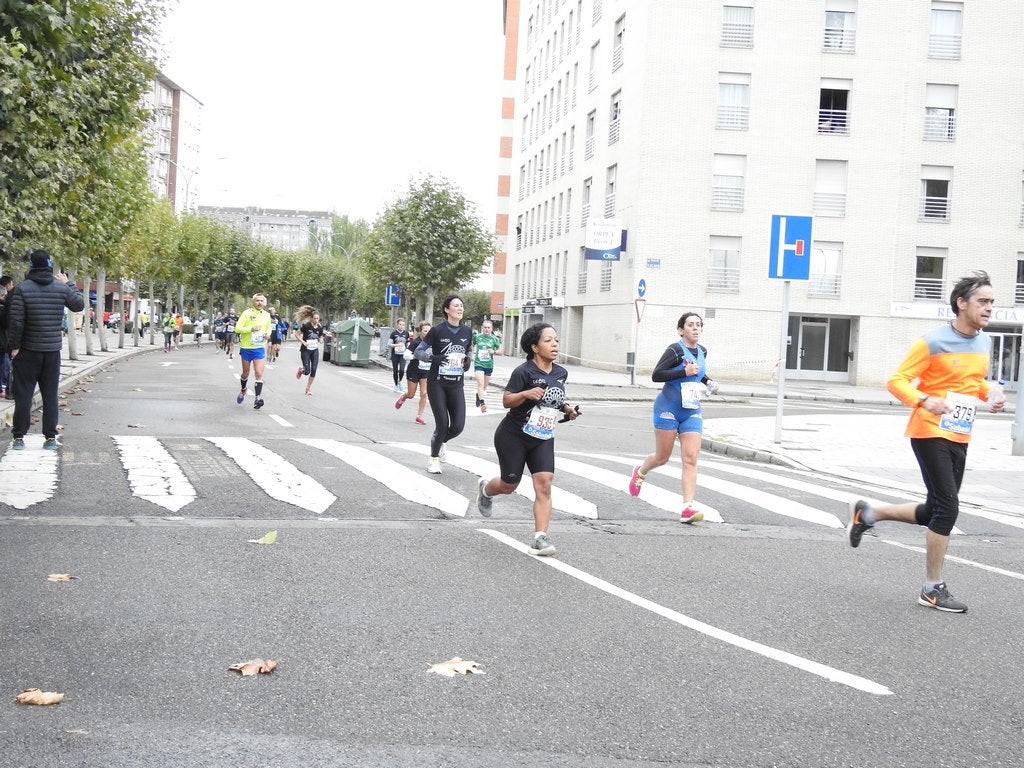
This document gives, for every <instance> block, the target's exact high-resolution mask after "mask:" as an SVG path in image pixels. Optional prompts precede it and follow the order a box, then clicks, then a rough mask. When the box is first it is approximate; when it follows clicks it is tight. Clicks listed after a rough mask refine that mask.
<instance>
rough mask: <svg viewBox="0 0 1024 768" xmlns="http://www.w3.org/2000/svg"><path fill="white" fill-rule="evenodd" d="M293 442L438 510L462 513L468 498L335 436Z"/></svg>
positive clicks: (459, 514) (407, 497) (409, 499)
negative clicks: (327, 438)
mask: <svg viewBox="0 0 1024 768" xmlns="http://www.w3.org/2000/svg"><path fill="white" fill-rule="evenodd" d="M294 440H295V441H296V442H297V443H302V444H304V445H309V446H311V447H313V448H317V449H319V450H321V451H324V452H325V453H329V454H330V455H331V456H335V457H336V458H339V459H341V460H342V461H344V462H345V463H346V464H348V465H349V466H351V467H355V468H356V469H358V470H359V471H360V472H362V473H363V474H364V475H366V476H367V477H369V478H371V479H373V480H376V481H377V482H378V483H380V484H381V485H383V486H385V487H386V488H389V489H391V490H392V491H394V492H395V493H397V494H398V495H399V496H401V497H402V498H403V499H406V500H408V501H413V502H416V503H417V504H424V505H426V506H428V507H433V508H434V509H437V510H440V511H441V513H442V514H445V515H448V516H453V517H465V516H466V510H467V509H468V508H469V501H468V500H467V499H466V497H465V496H463V495H462V494H459V493H456V492H455V491H453V490H451V489H450V488H448V486H446V485H442V484H441V483H439V482H437V481H436V480H432V479H431V478H429V477H423V476H420V475H417V474H416V473H415V472H413V471H411V470H410V469H409V468H408V467H406V466H404V465H402V464H399V463H398V462H397V461H394V460H392V459H389V458H388V457H387V456H381V455H380V454H379V453H374V452H373V451H368V450H366V449H365V448H359V447H357V446H354V445H349V444H348V443H342V442H339V441H337V440H317V439H301V438H294Z"/></svg>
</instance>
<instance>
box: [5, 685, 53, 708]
mask: <svg viewBox="0 0 1024 768" xmlns="http://www.w3.org/2000/svg"><path fill="white" fill-rule="evenodd" d="M15 701H16V702H18V703H19V704H38V705H39V706H41V707H45V706H48V705H50V704H60V703H61V702H62V701H64V694H63V693H54V692H53V691H41V690H39V689H38V688H26V689H25V690H24V691H22V692H21V693H19V694H18V697H17V698H16V699H15Z"/></svg>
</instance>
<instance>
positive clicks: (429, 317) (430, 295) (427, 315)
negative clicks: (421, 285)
mask: <svg viewBox="0 0 1024 768" xmlns="http://www.w3.org/2000/svg"><path fill="white" fill-rule="evenodd" d="M426 293H427V306H426V309H424V310H423V319H424V320H426V321H427V322H428V323H430V324H431V325H433V323H434V299H435V298H437V288H434V287H433V286H430V287H428V288H427V291H426Z"/></svg>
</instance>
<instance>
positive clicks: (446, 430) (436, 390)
mask: <svg viewBox="0 0 1024 768" xmlns="http://www.w3.org/2000/svg"><path fill="white" fill-rule="evenodd" d="M441 307H442V309H443V310H444V316H445V320H444V322H443V323H438V324H437V325H435V326H434V327H433V328H431V329H430V330H429V331H427V335H426V336H425V337H424V338H423V342H424V343H423V344H421V345H420V346H419V347H418V348H417V349H416V358H417V359H418V360H422V361H424V362H429V363H430V372H429V373H428V374H427V399H428V400H429V401H430V410H431V411H432V412H433V414H434V436H433V437H432V438H431V440H430V460H429V461H428V462H427V472H430V473H431V474H434V475H440V474H441V462H442V461H444V460H445V459H446V458H447V455H446V451H445V443H447V442H448V441H449V440H451V439H452V438H455V437H458V436H459V435H460V434H462V430H463V429H464V428H465V426H466V390H465V387H464V385H463V378H464V377H465V375H466V370H467V369H468V368H469V364H470V363H471V362H472V360H473V358H472V356H471V355H470V354H469V352H470V349H471V348H472V346H473V332H472V331H471V330H470V328H469V327H468V326H465V325H461V324H460V323H461V322H462V314H463V312H464V311H465V309H464V307H463V306H462V299H461V298H459V296H458V295H456V294H454V293H452V294H449V295H448V296H445V297H444V301H443V302H442V304H441Z"/></svg>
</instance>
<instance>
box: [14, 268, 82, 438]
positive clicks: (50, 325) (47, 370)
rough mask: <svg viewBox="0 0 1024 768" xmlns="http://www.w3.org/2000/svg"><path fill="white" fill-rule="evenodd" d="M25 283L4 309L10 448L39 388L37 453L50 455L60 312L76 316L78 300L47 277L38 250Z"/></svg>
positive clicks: (62, 280) (62, 278)
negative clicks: (40, 416)
mask: <svg viewBox="0 0 1024 768" xmlns="http://www.w3.org/2000/svg"><path fill="white" fill-rule="evenodd" d="M29 266H30V269H29V272H28V278H27V279H26V280H23V281H22V282H21V283H19V284H18V285H17V286H16V287H15V289H14V293H13V295H12V296H11V297H10V302H9V304H8V309H7V349H8V350H10V353H11V368H12V372H13V373H14V381H13V382H12V384H11V388H12V389H13V390H14V425H13V426H12V427H11V435H12V437H13V438H14V439H13V440H12V442H11V447H12V448H13V449H14V450H16V451H20V450H23V449H24V448H25V433H26V432H28V429H29V426H30V425H31V420H32V396H33V395H34V394H35V391H36V384H37V383H38V384H39V394H40V395H41V396H42V398H43V437H44V438H45V441H44V443H43V447H44V448H46V449H47V450H50V451H56V450H57V449H58V448H59V447H60V444H59V443H58V442H57V389H58V387H59V385H60V350H61V346H62V344H63V324H64V308H65V307H67V308H68V309H70V310H71V311H72V312H81V311H82V310H83V309H84V308H85V302H84V301H83V300H82V294H81V293H79V291H78V289H77V288H76V287H75V285H74V284H73V283H69V282H68V278H67V275H65V274H64V273H63V272H60V273H58V274H57V275H56V276H55V275H54V274H53V261H52V260H51V259H50V254H49V253H47V252H46V251H44V250H42V249H38V250H35V251H32V255H31V256H29Z"/></svg>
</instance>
